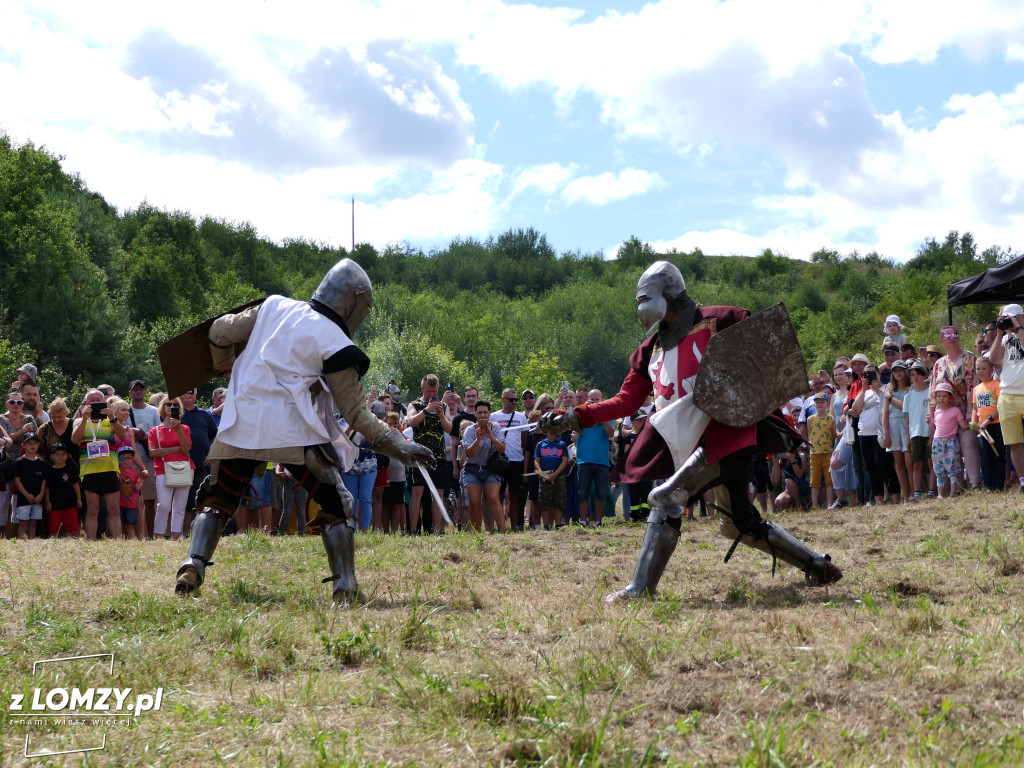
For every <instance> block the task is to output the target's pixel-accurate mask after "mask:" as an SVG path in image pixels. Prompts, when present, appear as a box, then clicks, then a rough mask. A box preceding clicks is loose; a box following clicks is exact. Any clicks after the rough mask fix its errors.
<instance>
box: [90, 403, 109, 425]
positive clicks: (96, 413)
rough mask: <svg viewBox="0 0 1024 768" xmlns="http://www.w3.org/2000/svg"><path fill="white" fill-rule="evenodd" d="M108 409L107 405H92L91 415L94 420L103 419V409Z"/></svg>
mask: <svg viewBox="0 0 1024 768" xmlns="http://www.w3.org/2000/svg"><path fill="white" fill-rule="evenodd" d="M106 407H107V404H106V403H90V404H89V408H90V409H91V410H92V413H91V414H90V415H91V416H92V418H93V419H95V420H97V421H98V420H99V419H102V418H103V409H104V408H106Z"/></svg>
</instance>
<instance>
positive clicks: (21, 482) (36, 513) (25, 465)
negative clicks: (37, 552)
mask: <svg viewBox="0 0 1024 768" xmlns="http://www.w3.org/2000/svg"><path fill="white" fill-rule="evenodd" d="M41 445H42V443H41V442H40V440H39V436H38V435H36V433H35V432H29V433H28V434H27V435H26V436H25V441H24V442H23V443H22V444H21V449H22V451H24V453H23V454H22V455H21V456H20V457H19V458H18V459H17V460H16V461H15V462H14V488H15V490H16V491H17V492H18V497H17V500H16V502H15V506H16V509H15V516H16V517H17V518H18V538H19V539H21V540H22V541H27V540H28V539H34V538H35V537H36V524H35V522H34V521H36V520H42V519H43V497H44V496H45V495H46V462H45V461H43V457H42V456H40V455H39V448H40V446H41Z"/></svg>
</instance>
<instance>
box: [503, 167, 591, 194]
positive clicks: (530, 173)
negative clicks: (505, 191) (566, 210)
mask: <svg viewBox="0 0 1024 768" xmlns="http://www.w3.org/2000/svg"><path fill="white" fill-rule="evenodd" d="M576 169H577V166H576V164H575V163H570V164H569V165H562V164H561V163H545V164H544V165H534V166H531V167H529V168H524V169H522V170H519V171H516V172H515V173H514V174H513V182H512V191H511V192H510V193H509V198H512V197H515V196H516V195H519V194H521V193H522V192H525V191H526V190H528V189H531V188H534V189H538V190H540V191H541V192H543V193H544V194H546V195H554V194H555V193H556V192H557V191H558V190H559V189H561V188H562V187H563V186H564V185H565V184H566V182H568V181H569V179H571V178H572V177H573V175H574V174H575V173H576Z"/></svg>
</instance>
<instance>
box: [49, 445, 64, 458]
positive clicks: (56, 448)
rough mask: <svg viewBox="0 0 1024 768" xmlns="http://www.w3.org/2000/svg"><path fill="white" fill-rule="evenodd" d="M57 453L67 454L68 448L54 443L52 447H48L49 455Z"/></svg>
mask: <svg viewBox="0 0 1024 768" xmlns="http://www.w3.org/2000/svg"><path fill="white" fill-rule="evenodd" d="M57 451H64V453H67V452H68V447H67V446H66V445H64V443H55V444H54V445H52V446H51V447H50V455H51V456H52V455H53V454H55V453H56V452H57Z"/></svg>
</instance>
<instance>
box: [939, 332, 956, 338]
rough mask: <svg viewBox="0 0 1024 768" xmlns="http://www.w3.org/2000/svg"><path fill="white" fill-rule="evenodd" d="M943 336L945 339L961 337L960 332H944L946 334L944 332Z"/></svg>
mask: <svg viewBox="0 0 1024 768" xmlns="http://www.w3.org/2000/svg"><path fill="white" fill-rule="evenodd" d="M942 338H944V339H958V338H960V334H959V333H944V334H942Z"/></svg>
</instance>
